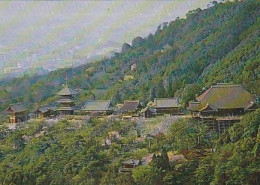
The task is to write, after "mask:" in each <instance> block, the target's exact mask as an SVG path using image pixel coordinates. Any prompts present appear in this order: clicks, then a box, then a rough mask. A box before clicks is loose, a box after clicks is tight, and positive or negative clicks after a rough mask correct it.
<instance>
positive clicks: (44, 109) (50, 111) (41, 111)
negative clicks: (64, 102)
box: [34, 106, 56, 118]
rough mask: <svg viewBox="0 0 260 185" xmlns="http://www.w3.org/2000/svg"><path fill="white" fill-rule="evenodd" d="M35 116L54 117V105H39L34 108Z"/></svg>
mask: <svg viewBox="0 0 260 185" xmlns="http://www.w3.org/2000/svg"><path fill="white" fill-rule="evenodd" d="M34 113H35V116H36V117H38V118H48V117H54V116H55V115H56V111H55V107H51V106H41V107H38V108H37V109H36V110H35V112H34Z"/></svg>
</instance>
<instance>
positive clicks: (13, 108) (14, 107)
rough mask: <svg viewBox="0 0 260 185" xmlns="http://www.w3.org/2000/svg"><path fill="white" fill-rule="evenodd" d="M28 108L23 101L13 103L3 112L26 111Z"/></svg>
mask: <svg viewBox="0 0 260 185" xmlns="http://www.w3.org/2000/svg"><path fill="white" fill-rule="evenodd" d="M26 110H27V109H26V108H25V107H24V105H23V104H21V103H16V104H11V105H9V107H8V108H7V109H6V110H5V111H4V112H3V113H19V112H25V111H26Z"/></svg>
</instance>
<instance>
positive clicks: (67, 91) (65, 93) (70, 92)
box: [57, 85, 77, 96]
mask: <svg viewBox="0 0 260 185" xmlns="http://www.w3.org/2000/svg"><path fill="white" fill-rule="evenodd" d="M57 94H58V95H60V96H68V95H75V94H77V92H76V91H74V90H73V89H70V88H69V87H68V86H67V85H66V86H65V87H64V88H63V89H62V90H60V91H59V92H58V93H57Z"/></svg>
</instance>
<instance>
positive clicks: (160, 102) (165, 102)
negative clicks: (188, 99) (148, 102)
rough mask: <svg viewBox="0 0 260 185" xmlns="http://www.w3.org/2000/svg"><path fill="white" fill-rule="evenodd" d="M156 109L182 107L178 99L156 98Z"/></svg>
mask: <svg viewBox="0 0 260 185" xmlns="http://www.w3.org/2000/svg"><path fill="white" fill-rule="evenodd" d="M154 104H155V106H154V107H155V108H170V107H180V106H181V105H180V104H179V101H178V99H176V98H155V99H154Z"/></svg>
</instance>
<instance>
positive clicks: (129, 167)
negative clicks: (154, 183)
mask: <svg viewBox="0 0 260 185" xmlns="http://www.w3.org/2000/svg"><path fill="white" fill-rule="evenodd" d="M121 165H122V167H121V168H119V172H120V173H124V172H127V173H128V172H132V171H133V169H135V168H136V167H137V166H140V165H142V162H141V161H140V160H135V159H129V160H127V161H123V162H122V163H121Z"/></svg>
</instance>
